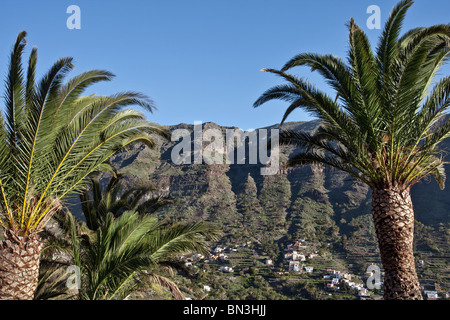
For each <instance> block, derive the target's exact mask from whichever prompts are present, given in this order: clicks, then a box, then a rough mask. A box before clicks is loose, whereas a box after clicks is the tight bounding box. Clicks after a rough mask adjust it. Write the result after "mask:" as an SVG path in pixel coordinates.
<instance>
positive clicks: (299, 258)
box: [292, 251, 306, 261]
mask: <svg viewBox="0 0 450 320" xmlns="http://www.w3.org/2000/svg"><path fill="white" fill-rule="evenodd" d="M292 260H294V261H305V260H306V257H305V256H304V255H303V254H299V253H298V252H297V251H294V252H293V253H292Z"/></svg>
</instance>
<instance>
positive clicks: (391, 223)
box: [372, 187, 422, 300]
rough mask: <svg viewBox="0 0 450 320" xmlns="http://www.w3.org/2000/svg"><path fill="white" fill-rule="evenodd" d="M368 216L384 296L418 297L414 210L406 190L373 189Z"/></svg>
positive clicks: (419, 296)
mask: <svg viewBox="0 0 450 320" xmlns="http://www.w3.org/2000/svg"><path fill="white" fill-rule="evenodd" d="M372 217H373V221H374V224H375V231H376V234H377V238H378V247H379V249H380V255H381V261H382V263H383V268H384V272H385V276H384V299H386V300H393V299H397V300H422V294H421V293H420V285H419V279H418V278H417V273H416V268H415V262H414V253H413V238H414V211H413V205H412V202H411V196H410V193H409V190H399V189H398V188H396V187H394V188H390V189H378V190H373V193H372Z"/></svg>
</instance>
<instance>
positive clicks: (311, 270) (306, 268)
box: [305, 267, 314, 273]
mask: <svg viewBox="0 0 450 320" xmlns="http://www.w3.org/2000/svg"><path fill="white" fill-rule="evenodd" d="M313 270H314V268H313V267H305V271H306V272H308V273H312V272H313Z"/></svg>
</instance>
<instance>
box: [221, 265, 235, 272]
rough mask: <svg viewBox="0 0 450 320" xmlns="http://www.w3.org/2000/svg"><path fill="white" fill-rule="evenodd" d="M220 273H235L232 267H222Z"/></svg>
mask: <svg viewBox="0 0 450 320" xmlns="http://www.w3.org/2000/svg"><path fill="white" fill-rule="evenodd" d="M219 270H220V271H223V272H233V268H232V267H227V266H222V267H220V268H219Z"/></svg>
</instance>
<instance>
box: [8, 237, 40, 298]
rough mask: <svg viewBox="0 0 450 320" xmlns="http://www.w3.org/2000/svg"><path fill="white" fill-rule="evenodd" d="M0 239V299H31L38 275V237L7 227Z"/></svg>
mask: <svg viewBox="0 0 450 320" xmlns="http://www.w3.org/2000/svg"><path fill="white" fill-rule="evenodd" d="M4 235H5V238H4V240H3V241H2V242H1V243H0V300H32V299H33V298H34V292H35V291H36V287H37V283H38V277H39V255H40V243H41V242H40V238H39V235H38V234H37V233H32V234H30V235H26V236H20V235H17V234H15V233H14V232H13V231H11V230H7V231H6V232H5V233H4Z"/></svg>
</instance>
